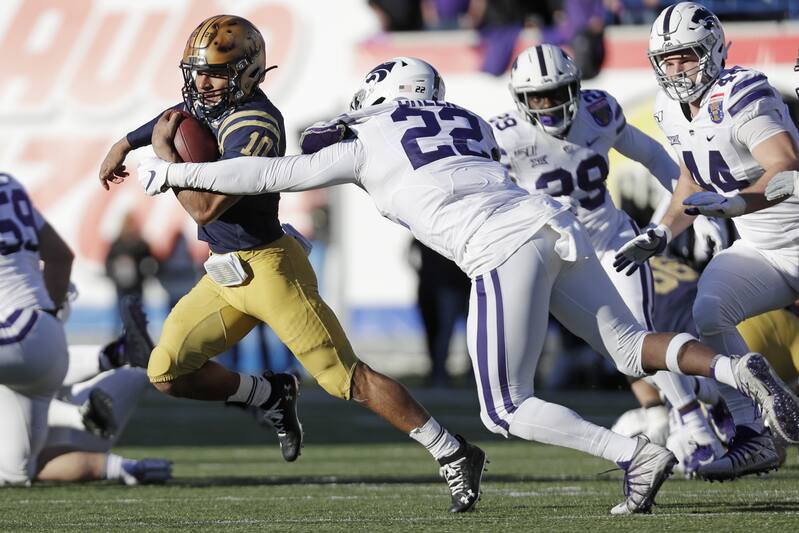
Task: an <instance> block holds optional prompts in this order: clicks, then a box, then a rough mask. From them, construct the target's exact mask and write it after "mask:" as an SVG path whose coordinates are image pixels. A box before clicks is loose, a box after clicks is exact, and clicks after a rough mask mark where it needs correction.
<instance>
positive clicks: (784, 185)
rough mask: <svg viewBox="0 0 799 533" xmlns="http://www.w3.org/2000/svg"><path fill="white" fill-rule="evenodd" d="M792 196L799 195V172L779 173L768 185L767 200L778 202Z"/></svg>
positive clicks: (787, 171)
mask: <svg viewBox="0 0 799 533" xmlns="http://www.w3.org/2000/svg"><path fill="white" fill-rule="evenodd" d="M792 194H797V195H799V172H797V171H796V170H783V171H782V172H778V173H776V174H775V175H773V176H772V177H771V181H769V182H768V185H766V200H769V201H771V200H776V199H777V198H782V197H783V196H790V195H792Z"/></svg>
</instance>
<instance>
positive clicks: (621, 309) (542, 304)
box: [467, 213, 647, 462]
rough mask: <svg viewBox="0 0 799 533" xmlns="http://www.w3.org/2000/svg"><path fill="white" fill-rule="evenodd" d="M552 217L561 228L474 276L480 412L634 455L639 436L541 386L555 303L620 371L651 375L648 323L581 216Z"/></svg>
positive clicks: (535, 432) (531, 430) (503, 424)
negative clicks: (550, 395)
mask: <svg viewBox="0 0 799 533" xmlns="http://www.w3.org/2000/svg"><path fill="white" fill-rule="evenodd" d="M553 222H554V223H555V224H554V225H555V226H557V227H559V228H561V229H559V230H558V231H556V230H554V229H553V227H551V226H545V227H544V228H543V229H541V231H539V232H538V233H537V234H536V235H535V236H534V237H533V238H532V239H531V240H530V241H528V242H527V243H525V244H524V245H523V246H522V247H521V248H519V249H518V250H517V251H516V252H515V253H514V254H513V255H512V256H511V257H510V258H509V259H508V260H507V261H506V262H505V263H503V264H502V265H501V266H499V267H498V268H496V269H494V270H492V271H491V272H489V273H487V274H485V275H481V276H478V277H476V278H475V279H473V280H472V292H471V297H470V303H469V316H468V322H467V340H468V347H469V354H470V357H471V359H472V366H473V368H474V374H475V380H476V383H477V389H478V396H479V399H480V407H481V412H480V417H481V419H482V421H483V423H484V424H485V426H486V427H487V428H488V429H489V430H490V431H492V432H494V433H499V434H501V435H504V436H506V437H507V436H508V435H509V434H511V435H515V436H518V437H521V438H523V439H527V440H535V441H539V442H544V443H547V444H556V445H558V446H564V447H567V448H574V449H577V450H581V451H584V452H587V453H590V454H592V455H596V456H600V457H604V458H606V459H609V460H611V461H615V462H619V461H624V460H629V458H630V456H631V455H632V453H633V451H634V449H635V445H636V441H635V440H634V439H629V438H627V437H623V436H621V435H618V434H616V433H613V432H612V431H610V430H608V429H606V428H603V427H600V426H597V425H595V424H592V423H590V422H588V421H585V420H583V419H582V418H581V417H580V416H579V415H578V414H577V413H575V412H574V411H572V410H570V409H567V408H565V407H562V406H560V405H556V404H552V403H548V402H544V401H542V400H540V399H538V398H535V397H534V396H533V393H534V391H533V379H534V377H535V371H536V367H537V365H538V359H539V356H540V354H541V350H542V347H543V343H544V338H545V335H546V329H547V322H548V313H549V312H552V314H553V315H554V316H555V318H557V319H558V320H559V321H560V323H561V324H563V325H564V326H565V327H566V328H568V329H569V330H570V331H572V332H573V333H574V334H576V335H578V336H580V337H582V338H583V339H585V340H586V341H587V342H588V343H589V344H590V345H591V347H592V348H593V349H594V350H596V351H597V352H599V353H601V354H603V355H605V356H606V357H612V359H613V361H614V362H615V364H616V367H617V368H618V369H619V370H620V371H621V372H623V373H625V374H628V375H632V376H641V375H643V370H642V368H641V350H642V346H643V341H644V337H645V336H646V335H647V331H646V329H645V328H644V327H642V326H641V325H640V324H639V323H638V322H637V321H636V320H635V318H634V317H633V315H632V314H631V312H630V310H629V309H628V307H627V305H626V304H625V303H624V301H623V300H622V299H621V297H620V296H619V293H618V291H617V290H616V289H615V288H614V287H613V284H612V283H611V282H610V280H609V279H608V277H607V275H606V274H605V272H604V271H603V269H602V266H601V265H600V263H599V260H598V259H597V257H596V255H595V254H594V252H593V249H592V248H591V245H590V243H589V242H588V237H587V235H586V234H585V232H584V230H583V229H582V227H581V226H580V225H579V224H578V223H577V221H576V219H574V218H573V216H572V215H571V214H570V213H562V214H561V215H559V216H558V217H556V219H555V220H554V221H553ZM566 240H568V241H569V242H568V243H565V242H564V241H566ZM556 248H557V249H558V252H556ZM565 249H571V250H576V251H577V253H576V256H577V258H578V259H577V260H576V261H567V260H564V259H562V258H561V255H566V254H564V253H563V251H564V250H565ZM559 252H560V255H559Z"/></svg>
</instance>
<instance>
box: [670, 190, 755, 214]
mask: <svg viewBox="0 0 799 533" xmlns="http://www.w3.org/2000/svg"><path fill="white" fill-rule="evenodd" d="M682 205H684V206H686V209H685V214H687V215H705V216H708V217H722V218H731V217H737V216H739V215H743V214H744V212H745V211H746V200H744V199H743V198H741V197H740V196H730V197H727V196H723V195H721V194H718V193H715V192H710V191H701V192H695V193H693V194H692V195H691V196H689V197H688V198H686V199H685V200H683V202H682Z"/></svg>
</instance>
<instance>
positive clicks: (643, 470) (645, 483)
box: [610, 437, 677, 515]
mask: <svg viewBox="0 0 799 533" xmlns="http://www.w3.org/2000/svg"><path fill="white" fill-rule="evenodd" d="M675 464H677V458H676V457H674V454H673V453H671V452H670V451H669V450H667V449H666V448H663V447H662V446H658V445H656V444H652V443H650V442H649V441H648V440H646V439H645V438H643V437H638V446H636V448H635V453H634V454H633V457H632V459H630V462H629V463H628V464H626V465H625V464H620V465H619V466H620V467H621V468H622V470H624V495H625V496H626V498H625V500H624V501H623V502H621V503H620V504H618V505H616V506H615V507H614V508H613V509H611V510H610V514H612V515H627V514H635V513H649V512H651V511H652V505H653V504H654V503H655V495H657V492H658V490H660V486H661V485H662V484H663V482H664V481H666V478H668V477H669V476H670V475H671V471H672V469H673V468H674V465H675Z"/></svg>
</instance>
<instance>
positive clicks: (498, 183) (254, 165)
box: [166, 101, 647, 461]
mask: <svg viewBox="0 0 799 533" xmlns="http://www.w3.org/2000/svg"><path fill="white" fill-rule="evenodd" d="M338 120H339V121H343V122H345V123H347V124H348V126H349V128H350V129H351V130H352V131H353V132H354V134H355V138H353V139H351V140H345V141H342V142H339V143H337V144H334V145H331V146H328V147H326V148H323V149H321V150H320V151H318V152H316V153H315V154H313V155H306V156H293V157H283V158H271V159H263V158H238V159H234V160H231V161H224V162H219V163H214V164H180V165H170V166H169V167H168V170H166V171H167V173H168V180H167V184H168V185H169V186H174V187H189V188H198V189H207V190H215V191H220V192H225V193H229V194H257V193H259V192H267V191H273V192H277V191H301V190H307V189H313V188H319V187H325V186H329V185H337V184H342V183H353V184H355V185H358V186H359V187H361V188H363V189H364V190H365V191H366V192H367V193H368V194H369V195H370V196H371V197H372V200H373V201H374V203H375V206H376V207H377V209H378V211H380V213H381V214H382V215H383V216H385V217H386V218H388V219H390V220H393V221H395V222H397V223H398V224H401V225H403V226H405V227H406V228H408V229H409V230H410V231H411V232H412V233H413V235H414V236H415V237H416V238H417V239H419V240H420V241H421V242H423V243H424V244H425V245H426V246H428V247H430V248H432V249H433V250H436V251H437V252H439V253H441V254H442V255H444V256H445V257H447V258H449V259H451V260H453V261H455V262H456V263H457V264H458V265H459V266H460V267H461V268H462V269H463V270H464V271H465V272H466V273H467V274H468V275H469V276H470V277H471V278H472V292H471V300H470V307H469V317H468V327H467V337H468V347H469V353H470V356H471V359H472V364H473V367H474V372H475V376H476V379H477V384H478V394H479V398H480V404H481V418H482V420H483V422H484V424H485V425H486V426H487V427H488V428H489V429H490V430H491V431H493V432H496V433H500V434H502V435H505V436H507V435H509V434H513V435H516V436H519V437H522V438H525V439H528V440H538V441H540V442H545V443H550V444H557V445H560V446H566V447H570V448H576V449H579V450H582V451H585V452H588V453H591V454H594V455H598V456H601V457H605V458H607V459H610V460H613V461H621V460H626V459H624V458H625V457H626V458H627V459H629V457H630V456H631V454H632V453H633V450H634V449H635V444H636V441H635V440H632V439H628V438H626V437H622V436H620V435H617V434H615V433H613V432H611V431H609V430H607V429H605V428H601V427H599V426H596V425H594V424H591V423H589V422H586V421H584V420H583V419H581V418H580V417H579V416H578V415H577V414H576V413H574V412H573V411H571V410H569V409H566V408H564V407H562V406H559V405H556V404H551V403H548V402H544V401H542V400H539V399H538V398H535V397H534V396H533V377H534V375H535V370H536V366H537V364H538V358H539V356H540V353H541V349H542V345H543V342H544V337H545V332H546V326H547V321H548V313H549V312H550V311H551V312H552V313H553V314H554V315H555V316H556V317H557V318H558V319H559V320H560V321H561V322H562V323H563V324H564V325H565V326H566V327H568V328H569V329H570V330H572V331H574V332H575V333H576V334H578V335H580V336H581V337H583V338H584V339H586V340H587V341H588V342H589V343H590V344H591V345H592V346H593V347H594V349H596V350H597V351H599V352H600V353H603V354H604V355H606V356H608V357H612V358H613V360H614V361H615V363H616V365H617V367H618V368H619V369H620V370H621V371H622V372H624V373H626V374H629V375H635V376H640V375H642V374H643V371H642V368H641V348H642V345H643V340H644V337H645V336H646V334H647V332H646V330H645V328H643V327H642V326H640V325H639V324H638V322H637V321H636V320H635V318H634V317H633V316H632V314H631V313H630V311H629V309H628V308H627V306H626V305H625V304H624V301H623V300H622V299H621V297H620V296H619V294H618V292H617V291H616V290H615V289H614V288H613V285H612V284H611V282H610V280H609V279H608V278H607V276H606V275H605V273H604V271H603V270H602V267H601V266H600V264H599V261H598V260H597V258H596V255H595V254H594V251H593V249H592V247H591V244H590V242H589V240H588V237H587V235H586V233H585V231H584V230H583V229H582V228H581V227H580V225H579V223H578V222H577V220H576V219H575V217H574V216H573V215H572V214H571V213H570V212H569V211H568V209H567V208H566V207H564V206H563V205H561V204H559V203H558V202H556V201H555V200H554V199H552V197H551V196H549V195H547V194H537V193H533V194H528V192H527V191H525V190H524V189H522V188H521V187H518V186H517V185H516V184H514V183H513V182H512V181H511V180H510V178H509V177H508V175H507V172H506V170H505V169H504V167H503V166H502V165H501V164H499V163H498V162H497V159H498V156H499V148H498V146H497V144H496V141H495V140H494V136H493V134H492V131H491V127H490V126H489V125H488V123H486V122H485V121H484V120H482V119H481V118H480V117H478V116H477V115H475V114H473V113H471V112H469V111H467V110H465V109H463V108H461V107H458V106H456V105H453V104H449V103H445V102H436V101H398V102H392V103H388V104H380V105H375V106H371V107H368V108H365V109H363V110H361V111H356V112H354V113H352V114H350V115H344V116H342V117H339V119H338Z"/></svg>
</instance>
